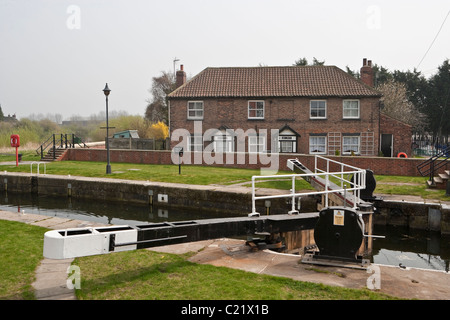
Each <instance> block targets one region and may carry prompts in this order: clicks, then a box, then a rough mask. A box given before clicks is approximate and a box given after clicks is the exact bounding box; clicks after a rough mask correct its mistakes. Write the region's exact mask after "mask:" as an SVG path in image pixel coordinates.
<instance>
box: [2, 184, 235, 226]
mask: <svg viewBox="0 0 450 320" xmlns="http://www.w3.org/2000/svg"><path fill="white" fill-rule="evenodd" d="M0 210H4V211H12V212H22V210H24V212H25V213H35V214H40V215H46V216H52V217H60V218H67V219H78V220H84V221H92V222H98V223H104V224H108V223H109V224H116V225H117V224H127V225H138V224H142V223H143V222H144V223H148V222H164V221H185V220H198V219H209V218H221V217H226V216H229V217H231V216H236V215H226V214H223V213H215V212H211V211H203V210H200V209H198V208H196V209H195V210H184V209H175V208H170V209H167V208H158V207H156V206H150V205H147V204H135V203H126V202H119V201H117V202H113V201H102V200H98V199H96V200H90V199H79V198H69V197H55V196H42V195H39V196H38V195H37V194H31V193H11V192H8V193H7V194H5V193H4V194H3V195H1V196H0Z"/></svg>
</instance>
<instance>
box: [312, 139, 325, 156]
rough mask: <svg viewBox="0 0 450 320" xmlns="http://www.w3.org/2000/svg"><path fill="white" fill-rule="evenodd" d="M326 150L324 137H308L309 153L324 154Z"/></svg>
mask: <svg viewBox="0 0 450 320" xmlns="http://www.w3.org/2000/svg"><path fill="white" fill-rule="evenodd" d="M326 150H327V137H326V136H310V137H309V153H310V154H325V153H326Z"/></svg>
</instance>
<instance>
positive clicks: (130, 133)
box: [113, 130, 139, 139]
mask: <svg viewBox="0 0 450 320" xmlns="http://www.w3.org/2000/svg"><path fill="white" fill-rule="evenodd" d="M113 138H114V139H116V138H134V139H139V134H138V132H137V130H125V131H120V132H116V133H114V135H113Z"/></svg>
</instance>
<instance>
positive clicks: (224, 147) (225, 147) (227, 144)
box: [214, 134, 234, 152]
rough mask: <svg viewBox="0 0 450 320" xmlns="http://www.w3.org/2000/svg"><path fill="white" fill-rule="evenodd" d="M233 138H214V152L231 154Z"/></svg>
mask: <svg viewBox="0 0 450 320" xmlns="http://www.w3.org/2000/svg"><path fill="white" fill-rule="evenodd" d="M233 151H234V148H233V137H232V136H230V135H227V134H223V135H217V136H214V152H233Z"/></svg>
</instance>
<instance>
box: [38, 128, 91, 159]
mask: <svg viewBox="0 0 450 320" xmlns="http://www.w3.org/2000/svg"><path fill="white" fill-rule="evenodd" d="M57 135H59V136H60V138H58V139H57V138H56V136H57ZM68 135H71V136H72V139H71V140H70V138H69V139H68V137H67V136H68ZM75 141H76V142H75ZM75 144H77V145H79V146H80V147H84V148H89V147H88V146H87V145H86V143H85V142H84V141H83V140H81V138H79V137H77V136H75V134H73V133H69V134H67V133H58V134H55V133H54V134H52V135H51V136H50V137H49V138H48V139H47V140H46V141H45V142H44V143H42V144H41V145H40V146H39V147H38V148H37V149H36V153H37V154H38V155H40V156H41V159H42V158H43V157H44V152H45V151H47V149H48V148H49V147H50V148H53V152H55V150H57V149H61V148H65V149H67V148H75Z"/></svg>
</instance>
